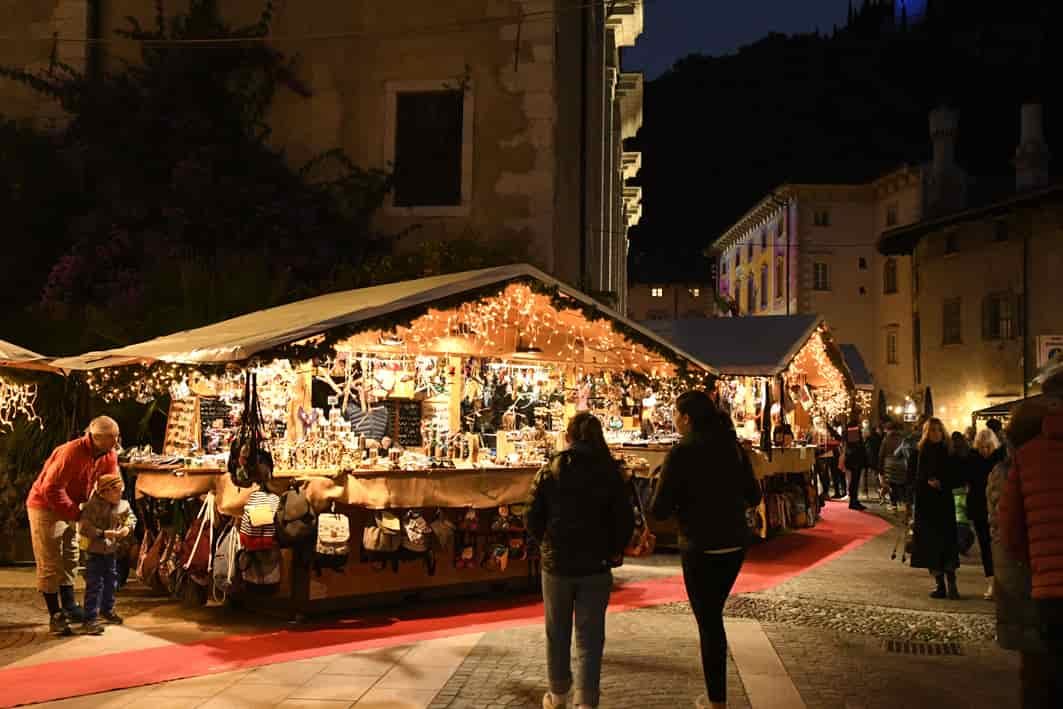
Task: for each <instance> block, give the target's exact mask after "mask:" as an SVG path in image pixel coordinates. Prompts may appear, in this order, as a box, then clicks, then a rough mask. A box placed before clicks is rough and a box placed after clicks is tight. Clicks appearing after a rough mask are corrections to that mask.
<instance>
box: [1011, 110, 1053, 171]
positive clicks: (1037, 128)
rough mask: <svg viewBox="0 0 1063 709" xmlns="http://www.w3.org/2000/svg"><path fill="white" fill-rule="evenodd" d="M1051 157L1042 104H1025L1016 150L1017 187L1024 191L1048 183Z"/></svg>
mask: <svg viewBox="0 0 1063 709" xmlns="http://www.w3.org/2000/svg"><path fill="white" fill-rule="evenodd" d="M1050 159H1051V154H1050V153H1049V152H1048V143H1046V142H1045V133H1044V121H1043V120H1042V111H1041V104H1039V103H1026V104H1023V106H1022V134H1021V135H1020V137H1019V147H1018V148H1016V150H1015V161H1014V164H1015V189H1016V190H1017V191H1019V192H1022V191H1024V190H1030V189H1036V188H1038V187H1043V186H1044V185H1046V184H1047V183H1048V163H1049V161H1050Z"/></svg>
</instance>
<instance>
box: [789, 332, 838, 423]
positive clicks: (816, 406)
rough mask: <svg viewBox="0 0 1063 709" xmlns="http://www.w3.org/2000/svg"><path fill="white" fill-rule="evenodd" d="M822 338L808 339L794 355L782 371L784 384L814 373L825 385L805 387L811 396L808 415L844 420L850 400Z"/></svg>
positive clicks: (816, 335) (822, 336) (820, 335)
mask: <svg viewBox="0 0 1063 709" xmlns="http://www.w3.org/2000/svg"><path fill="white" fill-rule="evenodd" d="M824 338H825V335H824V333H823V331H822V330H817V331H816V333H815V334H814V335H813V336H812V337H811V338H810V339H809V341H808V343H807V344H806V345H805V346H804V347H803V348H801V351H800V352H798V353H797V356H796V357H794V359H793V361H792V362H791V363H790V366H789V367H788V368H787V370H786V375H785V376H786V380H787V384H788V385H789V384H791V383H793V382H796V381H797V380H798V379H799V377H800V376H801V375H803V374H805V373H806V372H815V373H816V374H817V375H818V376H819V377H821V378H823V379H824V380H825V381H826V384H825V385H824V386H818V387H809V389H810V390H811V392H812V404H811V409H812V411H811V413H812V414H813V416H822V417H823V418H824V419H826V420H828V421H833V420H835V419H837V418H838V417H839V416H843V417H845V418H846V419H848V417H849V411H850V410H851V408H852V398H851V397H850V395H849V387H848V385H847V382H846V380H845V375H844V374H843V373H842V371H841V370H840V369H839V368H838V367H837V366H836V365H835V364H834V360H833V359H832V358H831V356H830V353H829V352H828V350H827V344H826V341H825V339H824Z"/></svg>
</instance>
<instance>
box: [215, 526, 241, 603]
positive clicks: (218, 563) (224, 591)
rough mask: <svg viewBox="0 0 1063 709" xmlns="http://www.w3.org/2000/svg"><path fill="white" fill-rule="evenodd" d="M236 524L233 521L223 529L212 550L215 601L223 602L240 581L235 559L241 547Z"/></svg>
mask: <svg viewBox="0 0 1063 709" xmlns="http://www.w3.org/2000/svg"><path fill="white" fill-rule="evenodd" d="M237 524H238V523H237V522H236V521H235V520H233V521H232V522H231V523H230V524H229V525H228V526H226V527H225V529H224V530H223V531H222V532H221V534H219V535H218V545H217V548H215V550H214V559H213V579H214V599H215V600H217V601H223V600H225V597H226V596H227V595H228V594H230V593H232V592H233V591H234V590H235V589H236V584H237V582H238V581H239V580H240V574H239V571H240V566H239V559H238V558H237V557H239V555H240V551H241V547H240V532H239V530H238V529H237ZM219 594H220V595H219Z"/></svg>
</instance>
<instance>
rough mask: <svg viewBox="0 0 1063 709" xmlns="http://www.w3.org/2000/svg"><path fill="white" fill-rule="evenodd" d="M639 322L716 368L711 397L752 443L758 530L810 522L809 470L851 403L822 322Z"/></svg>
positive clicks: (848, 379)
mask: <svg viewBox="0 0 1063 709" xmlns="http://www.w3.org/2000/svg"><path fill="white" fill-rule="evenodd" d="M644 324H645V325H646V326H647V327H649V328H650V329H652V330H653V331H654V332H656V333H658V334H659V335H661V336H662V337H664V338H665V339H667V340H668V341H669V342H671V343H673V344H674V345H675V346H676V347H678V348H680V349H682V350H683V351H684V352H690V353H692V354H693V355H694V356H696V357H698V358H700V359H702V360H704V361H711V362H712V363H713V366H714V367H716V369H717V370H718V371H719V372H720V376H719V378H718V379H717V381H716V385H715V395H716V399H717V402H718V403H719V404H720V406H721V408H723V409H724V410H725V411H727V412H729V413H730V415H731V418H732V420H733V421H734V424H735V430H736V431H737V432H738V435H739V437H740V438H741V439H742V440H744V441H745V442H746V443H747V444H748V445H749V446H750V449H751V453H752V456H753V466H754V470H755V472H756V474H757V477H758V478H759V479H760V480H761V481H762V484H763V486H764V492H765V502H764V503H763V504H762V505H761V509H760V511H759V512H760V519H759V520H758V521H757V523H756V528H757V529H758V530H759V532H760V534H761V536H762V537H766V536H768V534H769V533H771V532H772V531H773V530H784V529H793V528H798V527H806V526H812V525H814V524H815V522H816V519H817V518H818V514H819V502H818V495H817V494H816V490H815V481H814V477H813V469H814V466H815V462H816V459H817V456H818V455H820V454H822V452H823V451H824V450H825V449H826V447H827V446H829V445H831V441H830V436H829V435H827V429H826V426H827V424H831V423H834V422H835V421H837V420H838V419H841V418H844V419H848V417H849V415H850V413H852V411H853V407H854V404H855V402H856V387H855V384H854V381H853V377H852V374H851V373H850V371H849V368H848V366H847V365H846V363H845V357H844V355H843V353H842V351H841V350H840V349H839V347H838V346H837V345H836V344H835V342H834V340H833V337H832V336H831V332H830V328H829V327H828V325H827V323H826V322H825V321H824V320H823V319H822V318H820V317H818V316H815V315H791V316H764V317H743V318H689V319H680V320H655V321H649V322H646V323H644Z"/></svg>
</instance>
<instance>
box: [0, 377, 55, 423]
mask: <svg viewBox="0 0 1063 709" xmlns="http://www.w3.org/2000/svg"><path fill="white" fill-rule="evenodd" d="M36 404H37V385H36V384H19V383H18V382H12V381H9V380H7V379H5V378H4V377H0V431H5V430H6V431H11V430H12V429H14V427H15V421H16V420H17V419H18V418H19V417H25V418H26V419H27V421H29V422H30V423H33V422H36V423H37V425H38V426H40V427H41V428H42V429H43V428H44V422H43V421H41V418H40V416H38V415H37V410H36V408H35V407H36Z"/></svg>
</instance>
